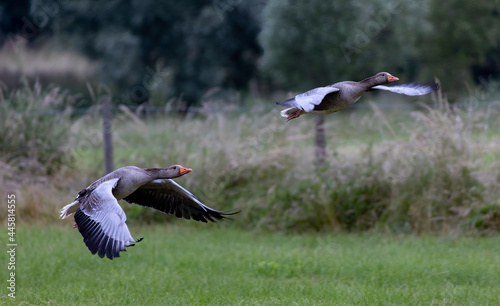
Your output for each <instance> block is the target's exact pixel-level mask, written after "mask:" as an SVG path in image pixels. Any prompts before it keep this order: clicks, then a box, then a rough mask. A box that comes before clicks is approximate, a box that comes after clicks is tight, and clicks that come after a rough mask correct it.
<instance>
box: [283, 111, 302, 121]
mask: <svg viewBox="0 0 500 306" xmlns="http://www.w3.org/2000/svg"><path fill="white" fill-rule="evenodd" d="M300 115H302V110H301V109H298V110H296V111H294V112H293V113H291V114H290V115H288V117H287V118H286V122H288V121H290V120H292V119H295V118H299V116H300Z"/></svg>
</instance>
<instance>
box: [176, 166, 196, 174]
mask: <svg viewBox="0 0 500 306" xmlns="http://www.w3.org/2000/svg"><path fill="white" fill-rule="evenodd" d="M179 168H180V169H181V175H184V174H186V173H189V172H191V171H193V169H189V168H184V167H179Z"/></svg>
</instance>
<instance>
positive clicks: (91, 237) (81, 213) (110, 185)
mask: <svg viewBox="0 0 500 306" xmlns="http://www.w3.org/2000/svg"><path fill="white" fill-rule="evenodd" d="M189 172H191V169H189V168H184V167H182V166H179V165H174V166H170V167H168V168H146V169H142V168H138V167H135V166H128V167H123V168H120V169H117V170H115V171H113V172H111V173H109V174H107V175H105V176H103V177H101V178H100V179H98V180H97V181H95V182H93V183H92V184H90V186H88V187H87V188H85V189H83V190H82V191H80V192H79V193H78V196H77V197H76V199H75V200H74V201H73V202H72V203H71V204H68V205H66V206H64V207H63V208H62V209H61V215H60V218H61V219H64V218H67V217H68V216H70V215H71V214H73V213H74V214H75V223H76V224H75V227H77V228H78V230H79V231H80V233H81V234H82V236H83V241H84V242H85V245H86V246H87V247H88V249H89V250H90V252H92V254H96V253H97V254H98V255H99V256H100V257H101V258H102V257H104V256H107V257H108V258H109V259H113V257H120V251H126V250H125V248H126V247H128V246H133V245H134V244H133V243H134V242H139V241H141V240H142V238H141V239H138V240H137V241H136V240H134V239H133V238H132V236H131V235H130V231H129V229H128V227H127V224H125V221H126V220H127V217H126V216H125V212H124V211H123V209H122V208H121V207H120V205H119V204H118V201H119V200H121V199H123V200H125V201H126V202H128V203H131V204H137V205H141V206H146V207H151V208H154V209H156V210H159V211H161V212H164V213H167V214H171V215H175V216H176V217H178V218H185V219H193V220H195V221H200V222H205V223H207V220H208V221H212V222H215V221H216V220H221V219H224V218H226V217H225V216H227V215H233V214H236V213H238V212H231V211H218V210H215V209H212V208H210V207H208V206H206V205H204V204H203V203H201V202H200V201H199V200H198V199H197V198H196V197H195V196H194V195H193V194H192V193H190V192H189V191H187V190H186V189H184V188H183V187H182V186H180V185H179V184H177V183H175V182H174V181H173V180H171V179H172V178H176V177H179V176H181V175H184V174H186V173H189Z"/></svg>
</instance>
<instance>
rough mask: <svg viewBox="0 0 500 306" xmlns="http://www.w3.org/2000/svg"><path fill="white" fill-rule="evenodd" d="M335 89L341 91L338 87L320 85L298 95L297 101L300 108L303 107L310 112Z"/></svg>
mask: <svg viewBox="0 0 500 306" xmlns="http://www.w3.org/2000/svg"><path fill="white" fill-rule="evenodd" d="M335 91H339V89H338V88H336V87H318V88H314V89H311V90H309V91H306V92H305V93H302V94H300V95H296V96H295V101H296V102H297V105H298V106H299V108H302V109H303V110H304V111H305V112H310V111H312V110H313V109H314V106H316V105H318V104H320V103H321V101H322V100H323V99H324V98H325V96H326V95H327V94H329V93H332V92H335Z"/></svg>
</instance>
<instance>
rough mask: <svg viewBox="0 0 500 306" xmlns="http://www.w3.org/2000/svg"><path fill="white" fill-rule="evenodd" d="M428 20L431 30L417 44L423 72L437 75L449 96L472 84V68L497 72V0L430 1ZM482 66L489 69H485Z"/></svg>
mask: <svg viewBox="0 0 500 306" xmlns="http://www.w3.org/2000/svg"><path fill="white" fill-rule="evenodd" d="M428 19H429V21H430V24H431V25H432V31H430V33H428V35H426V36H425V37H424V38H423V39H422V43H421V44H420V49H421V54H422V60H423V62H425V64H426V69H425V74H427V75H428V76H432V75H437V76H440V79H441V82H442V86H443V89H444V90H445V91H446V92H451V93H452V94H451V98H456V97H457V95H458V94H459V93H460V92H461V91H462V90H463V89H464V88H465V86H464V85H465V83H469V84H470V83H472V80H473V74H472V71H473V68H476V69H478V68H479V67H483V70H482V71H484V73H485V74H491V75H492V76H495V75H500V71H499V70H496V69H500V66H499V65H498V63H500V53H499V52H498V51H499V50H500V2H499V1H498V0H495V1H491V0H476V1H467V0H450V1H444V2H443V1H438V0H430V11H429V17H428ZM488 63H489V64H488ZM495 63H497V66H496V68H495ZM485 66H488V67H487V68H489V69H486V70H484V68H486V67H485ZM476 71H477V72H476V73H478V75H477V76H479V75H481V72H480V71H478V70H476Z"/></svg>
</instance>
